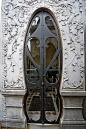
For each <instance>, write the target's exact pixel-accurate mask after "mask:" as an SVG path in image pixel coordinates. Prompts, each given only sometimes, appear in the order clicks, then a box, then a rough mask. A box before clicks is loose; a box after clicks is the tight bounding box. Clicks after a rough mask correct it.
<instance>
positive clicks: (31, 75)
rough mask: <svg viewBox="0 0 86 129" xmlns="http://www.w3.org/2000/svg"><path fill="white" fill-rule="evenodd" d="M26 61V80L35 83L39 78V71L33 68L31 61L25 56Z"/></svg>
mask: <svg viewBox="0 0 86 129" xmlns="http://www.w3.org/2000/svg"><path fill="white" fill-rule="evenodd" d="M26 60H27V63H26V65H27V66H26V67H27V76H28V80H29V81H30V82H32V83H35V82H37V81H38V80H39V78H40V77H39V72H38V70H37V69H36V68H35V66H34V65H33V63H32V62H31V60H30V59H29V57H28V56H27V57H26Z"/></svg>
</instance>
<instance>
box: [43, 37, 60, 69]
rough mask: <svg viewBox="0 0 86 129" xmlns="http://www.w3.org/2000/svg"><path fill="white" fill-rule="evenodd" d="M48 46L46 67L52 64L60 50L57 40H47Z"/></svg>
mask: <svg viewBox="0 0 86 129" xmlns="http://www.w3.org/2000/svg"><path fill="white" fill-rule="evenodd" d="M45 43H46V45H47V46H48V47H47V48H46V67H47V66H48V65H49V64H50V62H51V60H52V59H53V57H54V55H55V53H56V52H57V49H58V41H57V39H56V38H51V37H50V38H47V40H46V42H45Z"/></svg>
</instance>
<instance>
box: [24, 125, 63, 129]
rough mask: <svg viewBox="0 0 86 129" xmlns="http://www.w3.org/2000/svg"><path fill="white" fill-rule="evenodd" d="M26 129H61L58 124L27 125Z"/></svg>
mask: <svg viewBox="0 0 86 129" xmlns="http://www.w3.org/2000/svg"><path fill="white" fill-rule="evenodd" d="M26 129H61V128H60V125H59V124H27V128H26Z"/></svg>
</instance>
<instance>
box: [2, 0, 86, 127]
mask: <svg viewBox="0 0 86 129" xmlns="http://www.w3.org/2000/svg"><path fill="white" fill-rule="evenodd" d="M85 5H86V1H85V0H83V1H82V0H68V1H67V0H3V1H2V14H1V16H2V19H1V21H2V31H1V32H2V36H1V38H0V39H1V41H0V42H1V43H0V50H1V51H0V68H1V69H0V71H1V73H0V78H2V79H0V97H1V98H2V99H1V100H0V111H1V110H2V111H1V112H2V117H0V119H1V121H2V125H3V126H8V127H21V128H25V123H26V117H25V115H24V111H23V100H24V95H25V93H26V86H25V79H24V63H23V62H24V59H23V50H24V40H25V35H26V30H27V28H28V23H29V21H30V18H31V17H32V15H33V13H34V12H35V11H36V10H37V9H39V8H47V9H49V10H50V11H51V12H53V14H54V16H55V18H56V20H57V23H58V26H59V30H60V33H61V40H62V46H63V69H62V82H61V87H60V89H61V95H62V97H63V117H62V119H61V128H62V129H65V128H66V129H69V128H70V126H71V129H74V128H78V129H79V128H80V129H81V128H82V127H83V129H85V128H86V121H85V120H84V119H83V116H82V102H83V98H84V96H86V92H85V61H84V60H85V51H84V49H85V41H84V29H85V26H86V24H85V22H86V19H85V15H86V6H85ZM1 101H2V102H1ZM1 104H2V105H1ZM78 125H79V126H78Z"/></svg>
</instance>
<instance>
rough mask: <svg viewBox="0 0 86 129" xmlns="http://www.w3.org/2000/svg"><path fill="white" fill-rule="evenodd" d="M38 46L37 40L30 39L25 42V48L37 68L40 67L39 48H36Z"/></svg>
mask: <svg viewBox="0 0 86 129" xmlns="http://www.w3.org/2000/svg"><path fill="white" fill-rule="evenodd" d="M39 44H40V41H39V39H38V38H31V39H29V40H28V42H27V48H28V50H29V52H30V54H31V56H32V57H33V59H34V61H35V63H36V64H37V65H38V67H40V48H39V47H38V45H39Z"/></svg>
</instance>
